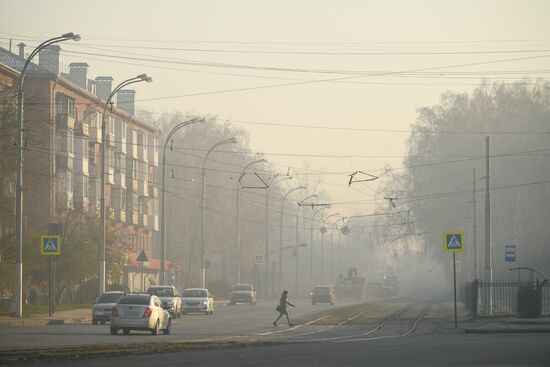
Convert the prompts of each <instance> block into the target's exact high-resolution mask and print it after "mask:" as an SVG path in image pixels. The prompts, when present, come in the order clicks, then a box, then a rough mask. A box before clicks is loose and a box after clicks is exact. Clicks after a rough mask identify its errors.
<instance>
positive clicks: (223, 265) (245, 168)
mask: <svg viewBox="0 0 550 367" xmlns="http://www.w3.org/2000/svg"><path fill="white" fill-rule="evenodd" d="M265 162H267V160H266V159H258V160H255V161H252V162H249V163H247V164H246V165H245V166H244V167H243V170H242V171H241V174H240V175H239V178H238V179H237V205H236V206H237V215H236V216H237V225H236V227H237V239H236V244H237V246H236V247H237V284H240V283H241V231H240V224H241V218H240V210H241V200H240V198H241V178H242V177H243V176H244V174H245V172H246V170H247V169H248V168H249V167H250V166H253V165H255V164H258V163H265ZM223 249H224V250H223V258H224V262H223V263H222V273H223V279H225V246H224V247H223Z"/></svg>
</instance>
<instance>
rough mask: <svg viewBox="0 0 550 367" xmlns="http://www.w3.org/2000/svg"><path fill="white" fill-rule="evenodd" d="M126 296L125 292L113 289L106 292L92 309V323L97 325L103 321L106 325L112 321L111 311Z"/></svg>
mask: <svg viewBox="0 0 550 367" xmlns="http://www.w3.org/2000/svg"><path fill="white" fill-rule="evenodd" d="M122 296H124V292H119V291H112V292H105V293H103V294H102V295H101V297H99V298H98V299H97V300H96V301H95V305H94V309H93V310H92V324H94V325H97V323H98V322H101V324H102V325H104V324H105V323H106V322H108V321H111V312H112V310H113V307H114V305H115V304H116V303H117V302H118V300H119V299H120V298H121V297H122Z"/></svg>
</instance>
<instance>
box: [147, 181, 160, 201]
mask: <svg viewBox="0 0 550 367" xmlns="http://www.w3.org/2000/svg"><path fill="white" fill-rule="evenodd" d="M149 196H150V197H152V198H158V197H159V188H158V187H156V186H155V185H151V184H149Z"/></svg>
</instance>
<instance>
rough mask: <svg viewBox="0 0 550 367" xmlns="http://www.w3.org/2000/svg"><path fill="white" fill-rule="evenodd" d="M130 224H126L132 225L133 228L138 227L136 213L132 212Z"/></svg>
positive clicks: (137, 215)
mask: <svg viewBox="0 0 550 367" xmlns="http://www.w3.org/2000/svg"><path fill="white" fill-rule="evenodd" d="M131 218H132V223H128V224H133V225H135V226H137V225H139V214H138V212H136V211H132V217H131Z"/></svg>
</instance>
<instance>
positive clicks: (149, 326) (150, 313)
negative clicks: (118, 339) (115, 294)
mask: <svg viewBox="0 0 550 367" xmlns="http://www.w3.org/2000/svg"><path fill="white" fill-rule="evenodd" d="M166 307H168V306H166V305H164V304H163V303H162V301H161V300H160V298H159V297H157V296H154V295H151V294H136V293H131V294H126V295H124V296H122V298H121V299H120V300H119V301H118V302H117V304H116V305H115V306H114V307H113V310H112V313H111V334H112V335H116V334H117V333H118V331H119V330H122V331H123V332H124V334H126V335H127V334H129V333H130V330H143V331H150V332H151V334H153V335H158V334H159V333H160V331H161V330H162V332H163V333H164V334H170V329H171V327H172V317H171V316H170V312H168V310H166Z"/></svg>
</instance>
